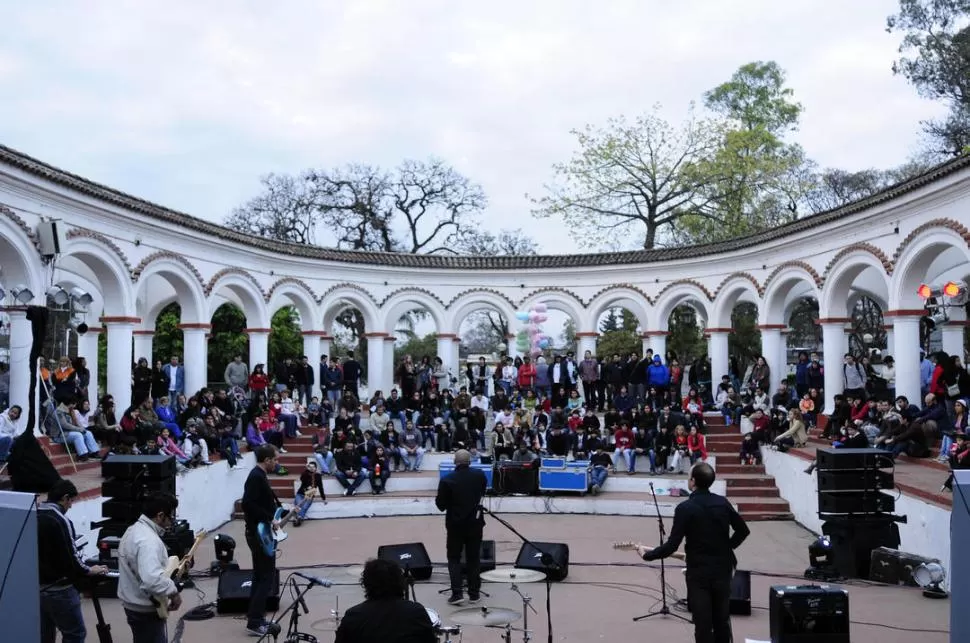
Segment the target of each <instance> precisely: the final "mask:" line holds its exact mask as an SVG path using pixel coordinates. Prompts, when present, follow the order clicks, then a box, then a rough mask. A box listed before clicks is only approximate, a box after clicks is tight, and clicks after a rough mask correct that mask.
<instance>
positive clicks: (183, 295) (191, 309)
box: [135, 257, 214, 328]
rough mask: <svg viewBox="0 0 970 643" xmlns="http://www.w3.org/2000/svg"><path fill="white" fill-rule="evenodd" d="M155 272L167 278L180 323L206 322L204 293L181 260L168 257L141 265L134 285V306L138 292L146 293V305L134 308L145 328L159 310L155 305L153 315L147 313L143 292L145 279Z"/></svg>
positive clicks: (150, 326) (138, 300)
mask: <svg viewBox="0 0 970 643" xmlns="http://www.w3.org/2000/svg"><path fill="white" fill-rule="evenodd" d="M156 275H157V276H158V277H159V278H161V279H164V280H165V281H167V282H168V283H169V284H170V285H171V286H172V288H173V289H174V290H175V293H176V296H175V301H176V302H177V303H178V305H179V307H180V308H181V309H182V322H183V323H208V321H209V318H207V317H205V314H206V311H207V308H206V303H205V293H204V292H203V291H202V285H201V284H200V283H199V279H198V277H197V276H196V275H194V274H192V271H190V270H189V269H188V268H187V267H186V266H185V265H184V264H182V263H181V262H179V261H177V260H175V259H172V258H170V257H159V258H157V259H154V260H153V261H152V262H151V263H149V264H148V265H147V266H145V268H144V270H142V272H141V274H140V275H139V276H138V282H137V283H136V284H135V302H136V306H137V305H138V304H137V302H140V301H142V297H141V296H142V294H145V295H146V297H145V302H146V307H145V309H144V310H139V311H138V312H139V316H140V317H141V318H142V323H143V324H144V325H145V327H146V328H153V327H154V326H153V325H154V323H155V319H156V317H158V312H160V311H161V308H159V309H158V312H156V313H155V315H154V316H151V315H150V312H151V310H152V308H153V306H152V305H151V303H150V301H151V298H150V297H148V294H147V293H145V292H144V291H145V289H147V288H148V282H149V281H150V280H151V278H152V277H153V276H156ZM213 312H214V311H213ZM210 318H211V315H210Z"/></svg>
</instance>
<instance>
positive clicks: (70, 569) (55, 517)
mask: <svg viewBox="0 0 970 643" xmlns="http://www.w3.org/2000/svg"><path fill="white" fill-rule="evenodd" d="M75 536H76V534H75V533H74V525H73V524H72V523H71V521H70V520H69V519H68V518H67V516H65V515H64V512H63V511H62V510H61V508H60V506H59V505H56V504H54V503H52V502H45V503H42V504H41V505H40V506H38V507H37V559H38V563H39V565H40V569H39V575H38V576H39V580H40V587H41V589H44V588H45V587H55V586H67V585H74V584H76V583H77V582H78V581H80V580H81V579H82V578H83V577H84V576H87V573H88V566H87V565H85V564H84V561H83V560H82V559H81V555H80V553H79V552H78V551H77V548H76V547H75V545H74V538H75Z"/></svg>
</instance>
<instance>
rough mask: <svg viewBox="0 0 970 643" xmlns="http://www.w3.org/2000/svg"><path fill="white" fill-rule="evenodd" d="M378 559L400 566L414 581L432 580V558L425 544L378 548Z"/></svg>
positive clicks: (404, 544)
mask: <svg viewBox="0 0 970 643" xmlns="http://www.w3.org/2000/svg"><path fill="white" fill-rule="evenodd" d="M377 558H378V559H379V560H388V561H391V562H393V563H397V564H398V565H400V567H401V569H403V570H405V571H407V572H409V573H410V574H411V577H412V578H413V579H414V580H428V579H429V578H431V572H432V565H431V557H430V556H428V550H427V549H425V547H424V543H403V544H400V545H381V546H380V547H378V548H377Z"/></svg>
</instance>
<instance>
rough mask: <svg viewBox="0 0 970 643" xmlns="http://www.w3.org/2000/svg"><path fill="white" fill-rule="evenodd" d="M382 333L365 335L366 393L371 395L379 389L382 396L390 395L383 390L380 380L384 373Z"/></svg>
mask: <svg viewBox="0 0 970 643" xmlns="http://www.w3.org/2000/svg"><path fill="white" fill-rule="evenodd" d="M384 337H385V335H384V333H365V334H364V338H365V339H366V340H367V391H368V392H369V393H370V394H371V395H373V394H374V391H376V390H377V389H381V390H382V391H384V395H390V393H389V392H388V390H387V389H386V388H384V386H383V384H382V382H381V378H382V377H383V373H384Z"/></svg>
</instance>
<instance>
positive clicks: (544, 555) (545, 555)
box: [480, 507, 562, 643]
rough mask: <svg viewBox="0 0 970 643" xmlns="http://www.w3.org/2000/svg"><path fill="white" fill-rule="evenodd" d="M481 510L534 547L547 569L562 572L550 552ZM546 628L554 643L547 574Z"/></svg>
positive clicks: (482, 508) (489, 512)
mask: <svg viewBox="0 0 970 643" xmlns="http://www.w3.org/2000/svg"><path fill="white" fill-rule="evenodd" d="M480 509H481V510H482V511H483V512H484V513H487V514H488V515H489V516H491V517H492V518H495V520H497V521H498V522H499V523H500V524H501V525H502V526H503V527H505V528H506V529H508V530H509V531H511V532H512V533H513V534H515V535H516V536H518V538H519V540H521V541H522V543H523V544H524V545H526V546H527V547H532V549H534V550H536V551H537V552H539V556H540V558H539V560H540V561H541V562H542V564H543V565H544V566H545V567H551V568H552V570H553V571H556V572H561V571H562V566H560V565H559V563H557V562H556V559H555V558H553V557H552V555H551V554H549V552H547V551H543V550H542V549H540V548H539V547H537V546H536V545H535V543H533V542H532V541H531V540H529V539H528V538H526V537H525V536H523V535H522V534H520V533H519V532H518V531H516V529H515V527H513V526H512V525H510V524H509V523H507V522H506V521H505V520H503V519H502V518H499V517H498V516H497V515H495V514H494V513H492V511H491V510H489V509H486V508H485V507H481V508H480ZM546 627H547V631H548V637H547V639H546V640H547V641H548V643H552V641H553V637H552V579H551V578H549V574H546Z"/></svg>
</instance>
